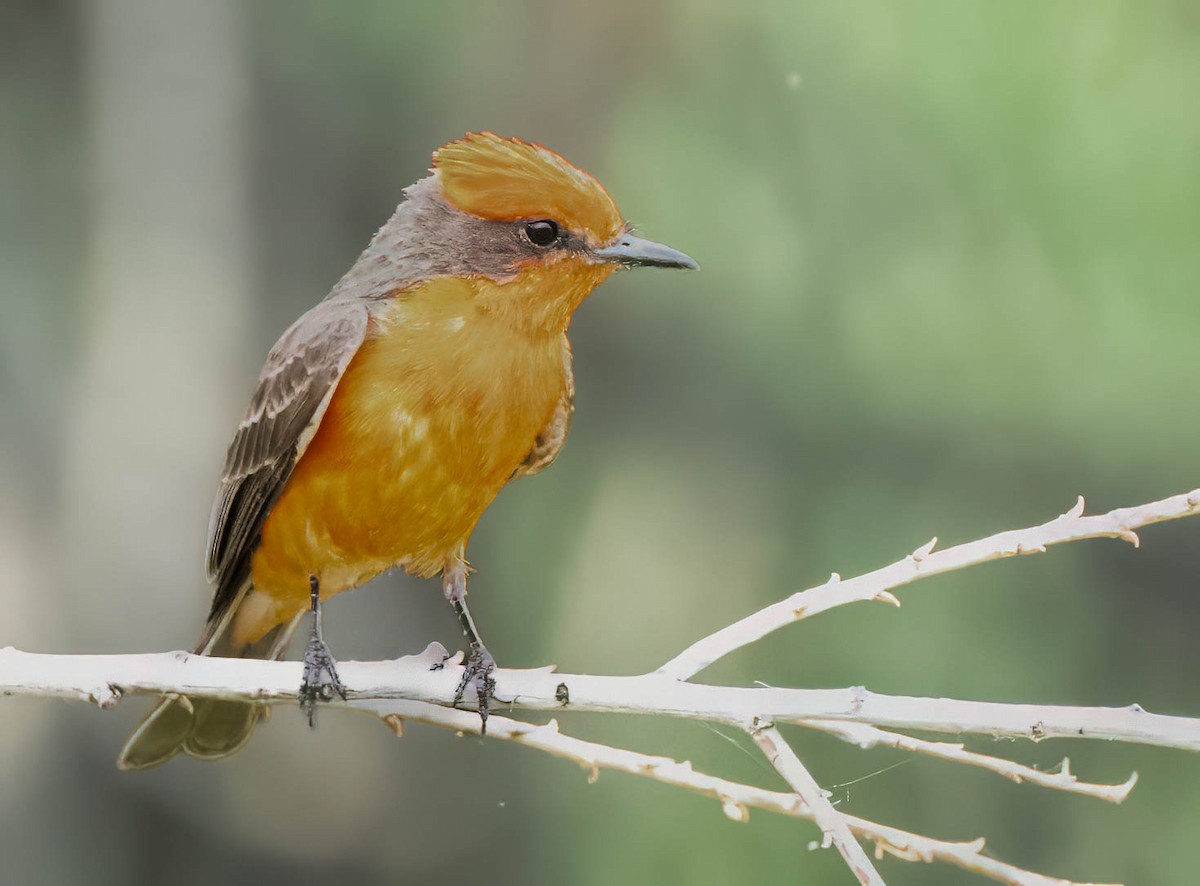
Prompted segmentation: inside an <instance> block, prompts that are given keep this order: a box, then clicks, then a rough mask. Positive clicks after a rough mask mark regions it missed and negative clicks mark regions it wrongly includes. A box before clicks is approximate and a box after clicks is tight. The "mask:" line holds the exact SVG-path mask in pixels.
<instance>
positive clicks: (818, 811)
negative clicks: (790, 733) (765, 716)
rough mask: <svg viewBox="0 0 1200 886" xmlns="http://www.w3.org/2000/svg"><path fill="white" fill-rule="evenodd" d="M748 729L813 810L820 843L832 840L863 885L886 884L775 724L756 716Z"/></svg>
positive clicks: (823, 844) (772, 762)
mask: <svg viewBox="0 0 1200 886" xmlns="http://www.w3.org/2000/svg"><path fill="white" fill-rule="evenodd" d="M746 731H747V732H749V733H750V737H751V738H753V739H754V743H755V744H756V745H758V747H759V748H760V749H761V750H762V752H763V753H764V754H766V756H767V759H768V760H769V761H770V762H771V765H772V766H774V767H775V770H776V771H777V772H778V773H779V774H780V775H782V776H783V779H784V781H786V782H787V783H788V784H790V785H791V786H792V790H794V791H795V792H796V794H797V795H798V796H799V797H800V799H801V800H803V801H804V803H805V805H806V806H808V808H809V810H810V811H811V812H812V815H813V819H814V820H815V821H816V823H817V827H819V828H820V829H821V834H822V835H823V839H822V840H821V846H822V847H823V848H828V847H829V845H830V844H832V845H833V846H834V847H836V848H837V851H838V852H840V853H841V855H842V858H844V859H845V860H846V864H847V865H848V866H849V868H850V870H851V872H853V874H854V876H856V877H857V878H858V882H859V883H861V884H863V886H885V884H884V882H883V879H882V878H881V877H880V876H879V872H878V871H877V870H875V865H873V864H871V859H869V858H868V857H867V853H865V852H863V848H862V847H861V846H859V845H858V840H856V839H854V834H852V833H851V832H850V825H849V824H848V823H847V821H846V818H845V816H843V815H842V813H840V812H838V811H837V810H836V809H834V808H833V805H832V804H831V803H830V802H829V797H828V796H827V795H826V794H825V792H824V791H822V790H821V787H820V785H818V784H817V781H816V779H814V778H813V777H812V775H811V774H810V773H809V771H808V769H807V768H806V767H805V765H804V764H803V763H801V762H800V758H799V757H797V756H796V752H795V751H793V750H792V748H791V746H790V745H789V744H788V743H787V742H786V741H784V738H783V736H782V735H780V734H779V730H778V729H776V728H775V725H774V724H773V723H771V722H770V721H767V720H755V721H754V722H753V723H751V724H750V726H749V727H748V728H747V730H746Z"/></svg>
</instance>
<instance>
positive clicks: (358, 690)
mask: <svg viewBox="0 0 1200 886" xmlns="http://www.w3.org/2000/svg"><path fill="white" fill-rule="evenodd" d="M444 657H445V649H444V648H443V647H442V646H441V645H440V644H438V643H433V644H431V645H430V646H429V648H428V649H426V650H425V651H424V652H423V653H421V654H420V655H410V656H405V657H404V658H398V659H395V660H394V661H374V662H360V661H343V662H339V663H338V673H339V674H340V675H341V678H342V682H343V683H344V684H345V685H346V687H347V689H348V693H349V698H350V701H349V702H347V703H346V704H349V705H350V706H352V707H353V706H356V705H357V702H358V701H360V700H364V699H375V698H407V699H414V700H420V701H429V702H434V703H437V704H445V705H448V704H450V703H452V702H453V700H454V695H455V691H456V689H457V688H458V681H459V679H460V677H461V674H462V669H461V666H460V665H458V664H456V663H455V662H454V660H453V659H451V660H450V661H446V662H444V663H443V658H444ZM302 667H303V666H302V665H301V664H300V663H299V662H289V661H255V660H247V659H231V658H210V657H208V656H200V655H192V654H189V653H185V652H160V653H149V654H145V655H45V654H40V653H32V652H22V651H20V650H17V649H13V648H11V647H9V648H5V649H0V694H3V695H34V696H41V697H45V698H66V699H73V700H76V701H86V702H91V703H93V704H98V705H100V706H101V707H111V706H113V705H115V704H116V703H117V702H118V701H119V700H120V697H121V695H122V694H143V695H145V694H152V695H161V694H164V693H170V692H174V693H181V694H186V695H189V696H193V697H196V698H232V699H243V700H247V701H263V702H268V703H274V702H289V703H294V702H295V701H296V699H297V698H299V686H300V677H301V670H302ZM495 677H496V687H497V688H496V697H497V699H499V701H500V702H501V703H503V704H504V705H507V706H508V708H509V709H510V710H522V709H523V710H531V711H562V710H571V711H593V712H610V713H624V714H650V715H659V716H662V715H666V716H672V717H683V718H687V719H693V720H708V721H711V722H716V723H730V724H733V725H736V726H737V727H738V728H744V726H745V724H746V723H749V722H750V721H752V720H753V719H754V718H755V717H763V718H764V719H769V720H773V721H774V722H776V723H797V724H800V725H806V724H807V723H808V722H809V721H811V720H836V721H840V722H849V723H866V724H871V725H875V726H881V727H888V728H896V729H908V730H917V731H928V732H950V733H976V734H982V735H991V736H1005V737H1012V738H1027V739H1032V740H1034V741H1041V740H1042V739H1046V738H1056V737H1059V738H1061V737H1068V738H1091V739H1102V740H1106V741H1112V740H1117V741H1125V742H1130V743H1134V744H1148V745H1157V746H1160V747H1171V748H1179V749H1182V750H1191V751H1196V750H1200V719H1193V718H1188V717H1171V716H1166V715H1163V714H1151V713H1149V712H1147V711H1145V710H1143V709H1142V708H1141V707H1140V706H1138V705H1130V706H1128V707H1122V708H1098V707H1097V708H1088V707H1069V706H1062V705H1025V704H1000V703H995V702H981V701H961V700H957V699H950V698H921V697H907V696H895V695H881V694H879V693H875V692H870V691H868V690H866V689H864V688H862V687H850V688H847V689H782V688H775V687H761V688H760V687H755V688H749V687H741V686H710V685H704V684H701V683H681V682H679V681H677V680H673V679H671V678H669V677H664V676H662V675H661V674H643V675H641V676H636V677H601V676H592V675H588V674H559V673H555V672H554V671H553V669H552V668H540V669H536V670H508V669H500V670H497V671H496V673H495ZM564 698H566V699H567V700H566V701H565V702H564V700H563V699H564ZM333 704H335V705H338V704H342V702H333Z"/></svg>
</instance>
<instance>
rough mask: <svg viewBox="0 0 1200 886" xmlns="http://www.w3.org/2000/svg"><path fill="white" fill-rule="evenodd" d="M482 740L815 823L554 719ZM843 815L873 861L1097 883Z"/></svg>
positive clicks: (1050, 882)
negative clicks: (565, 728)
mask: <svg viewBox="0 0 1200 886" xmlns="http://www.w3.org/2000/svg"><path fill="white" fill-rule="evenodd" d="M357 707H358V708H359V709H361V710H363V711H365V712H368V713H372V714H375V715H376V716H379V717H382V718H383V719H384V720H385V721H387V722H388V724H389V725H390V726H391V727H392V729H393V731H395V732H396V733H397V734H403V728H402V723H403V722H405V721H408V720H414V721H419V722H422V723H429V724H431V725H434V726H441V727H444V728H447V729H452V730H454V731H455V732H458V733H462V734H470V735H478V734H479V717H478V716H476V715H475V714H473V713H470V712H468V711H458V710H452V709H450V708H444V707H441V706H439V705H434V704H429V703H428V702H421V701H400V700H395V699H387V700H384V699H377V700H374V701H366V702H362V703H360V704H359V705H357ZM488 738H495V739H501V740H504V741H512V742H515V743H517V744H522V745H525V746H526V747H531V748H535V749H537V750H540V751H545V752H546V753H549V754H553V755H554V756H556V757H562V758H564V759H567V760H574V761H575V762H576V763H578V764H579V765H580V766H581V767H582V768H583V769H584V771H585V772H587V773H588V781H595V780H596V778H597V777H598V776H599V773H600V771H601V770H603V769H608V770H613V771H618V772H625V773H628V774H630V775H636V776H639V777H642V778H650V779H653V780H654V781H659V782H662V783H663V784H668V785H672V786H674V787H678V788H684V789H686V790H689V791H693V792H695V793H698V794H702V795H704V796H707V797H712V798H714V799H715V800H717V801H718V802H719V803H720V804H721V809H722V811H723V812H724V813H725V815H726V816H727V817H728V818H730V819H732V820H733V821H738V822H745V821H748V820H749V817H750V813H749V810H750V809H763V810H766V811H768V812H775V813H779V814H781V815H789V816H792V817H794V818H802V819H805V820H806V821H815V817H814V815H813V812H812V810H811V809H810V808H809V807H808V806H807V805H806V804H805V803H804V801H803V800H802V799H801V798H800V797H799V796H798V795H796V794H788V793H782V792H780V791H769V790H765V789H763V788H758V787H753V786H751V785H747V784H742V783H740V782H736V781H728V780H727V779H723V778H718V777H716V776H713V775H708V774H706V773H703V772H698V771H697V770H695V769H693V768H692V764H691V763H689V762H687V761H682V762H680V761H677V760H674V759H672V758H670V757H656V756H651V755H649V754H641V753H638V752H637V751H629V750H624V749H622V748H615V747H612V746H611V745H605V744H597V743H596V742H590V741H585V740H583V739H579V738H573V737H571V736H568V735H564V734H563V733H562V732H561V731H560V730H559V727H558V722H557V721H556V720H551V721H550V722H549V723H547V724H545V725H540V726H539V725H535V724H532V723H524V722H522V721H520V720H513V719H511V718H509V717H503V716H499V715H497V714H492V715H491V716H490V717H489V718H488ZM842 817H843V818H844V819H845V821H846V823H847V824H848V825H849V827H850V830H851V831H853V832H854V833H855V834H858V835H859V836H860V837H863V838H864V839H867V840H870V841H871V842H873V843H874V844H875V856H876V858H883V857H884V855H891V856H894V857H895V858H899V859H903V860H905V861H917V862H925V863H929V862H935V861H940V862H944V863H947V864H952V865H955V866H956V867H959V868H962V869H963V870H967V871H972V872H974V873H977V874H981V875H983V876H985V877H989V878H991V879H992V880H995V881H997V882H999V883H1006V884H1010V886H1099V884H1075V883H1073V882H1072V881H1070V880H1061V879H1057V878H1053V877H1044V876H1042V875H1040V874H1035V873H1032V872H1030V871H1026V870H1022V869H1021V868H1018V867H1016V866H1015V865H1011V864H1007V863H1005V862H1002V861H999V860H997V859H994V858H990V857H988V856H986V855H984V854H983V849H984V840H983V838H982V837H980V838H979V839H977V840H971V841H969V842H964V843H956V842H951V841H947V840H935V839H933V838H931V837H923V836H921V835H919V834H914V833H911V832H909V831H905V830H901V829H900V828H894V827H891V826H889V825H883V824H879V823H877V822H873V821H869V820H868V819H865V818H859V817H857V816H854V815H843V816H842Z"/></svg>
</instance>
